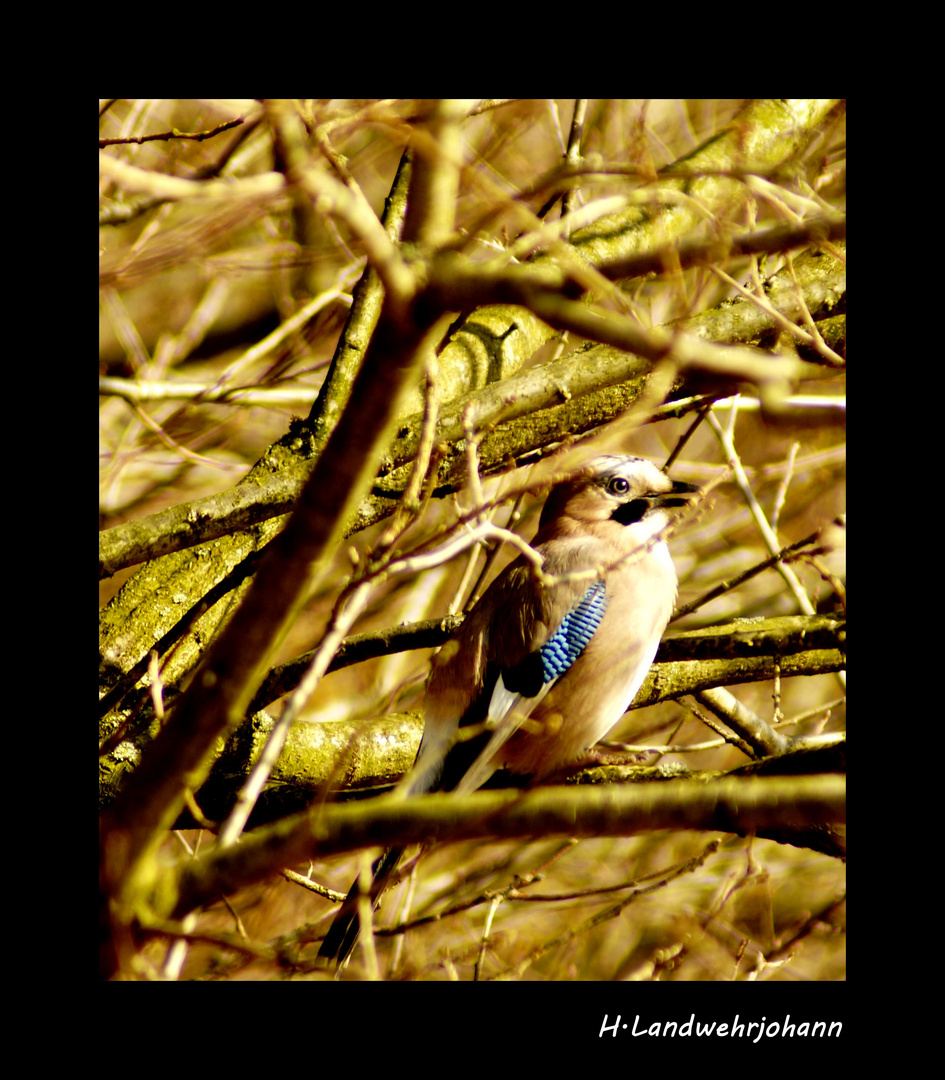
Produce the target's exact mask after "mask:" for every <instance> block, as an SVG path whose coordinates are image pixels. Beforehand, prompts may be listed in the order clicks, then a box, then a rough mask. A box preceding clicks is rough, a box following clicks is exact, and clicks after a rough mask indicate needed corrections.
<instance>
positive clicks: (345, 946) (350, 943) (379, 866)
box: [318, 847, 404, 967]
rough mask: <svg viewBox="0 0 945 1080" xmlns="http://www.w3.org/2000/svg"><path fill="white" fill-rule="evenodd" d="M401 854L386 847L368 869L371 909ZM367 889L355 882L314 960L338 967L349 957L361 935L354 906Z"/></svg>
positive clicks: (393, 848) (399, 850) (401, 849)
mask: <svg viewBox="0 0 945 1080" xmlns="http://www.w3.org/2000/svg"><path fill="white" fill-rule="evenodd" d="M403 853H404V848H403V847H392V848H388V849H387V850H386V851H385V852H384V854H383V855H382V856H381V857H380V858H379V859H378V860H377V862H376V863H375V864H374V866H373V867H372V868H371V871H372V881H371V886H370V896H371V906H372V908H373V909H374V910H376V909H377V906H378V904H379V903H380V899H381V894H382V893H383V892H384V889H385V888H386V887H387V884H388V882H389V880H390V878H391V876H392V875H393V873H394V871H395V870H396V869H397V864H398V863H399V862H400V859H401V857H402V855H403ZM364 892H368V890H367V889H363V890H362V887H361V883H360V880H357V881H355V882H354V883H353V884H352V886H351V888H350V889H349V890H348V896H347V898H346V899H345V901H344V902H343V903H342V905H341V907H340V908H339V910H338V913H337V914H336V915H335V917H334V919H333V920H332V924H331V926H329V928H328V933H327V934H326V935H325V940H324V941H323V942H322V944H321V947H320V948H319V950H318V958H319V960H321V961H322V962H323V963H324V964H325V965H326V966H330V967H341V966H342V965H343V964H344V963H346V961H347V960H348V957H349V956H350V955H351V951H352V949H353V948H354V947H355V945H356V944H357V941H358V936H359V935H360V933H361V917H360V915H359V914H358V907H359V903H360V901H361V897H362V895H363V893H364Z"/></svg>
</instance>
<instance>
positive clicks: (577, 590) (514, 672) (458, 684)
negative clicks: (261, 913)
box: [319, 456, 698, 964]
mask: <svg viewBox="0 0 945 1080" xmlns="http://www.w3.org/2000/svg"><path fill="white" fill-rule="evenodd" d="M697 490H698V489H697V488H696V487H694V486H693V485H692V484H685V483H681V482H674V481H673V480H671V479H670V478H669V477H668V476H667V475H666V474H665V473H663V472H661V471H660V470H659V469H658V468H657V467H656V466H655V465H653V464H652V463H651V462H649V461H645V460H643V459H642V458H636V457H617V456H608V457H598V458H595V459H594V460H593V461H591V462H590V463H589V464H588V465H587V466H586V467H585V468H584V469H582V470H581V471H580V472H578V473H577V474H576V475H575V476H574V477H572V478H571V479H570V480H567V481H565V482H564V483H561V484H558V485H557V486H556V487H555V488H553V489H552V491H551V493H550V494H549V496H548V498H547V500H546V501H545V505H544V508H543V510H542V513H541V519H540V521H539V525H538V532H537V534H536V536H535V539H534V540H533V541H532V545H531V546H532V547H533V548H534V550H535V551H536V552H537V553H538V554H539V555H540V556H541V560H542V562H541V570H540V572H537V571H536V568H535V566H534V565H533V563H532V562H531V561H529V559H527V558H526V557H525V556H524V555H521V556H519V557H518V558H517V559H516V560H515V561H514V562H513V563H511V565H510V566H508V567H507V568H506V569H505V571H503V573H501V574H500V575H499V577H497V578H496V580H495V581H494V582H493V583H492V584H491V585H490V587H489V588H488V589H487V590H486V593H485V594H484V596H483V597H482V599H481V600H480V601H479V602H478V603H477V604H476V606H475V607H474V608H473V610H472V612H471V613H470V614H469V615H468V616H467V618H466V619H465V620H464V622H463V624H462V625H461V626H460V628H459V630H458V631H457V633H456V635H455V636H454V637H453V639H452V640H451V641H450V642H448V643H447V644H446V645H445V646H444V647H443V648H442V649H441V651H440V653H439V654H438V655H437V656H436V658H435V659H434V662H433V676H432V678H431V680H430V686H429V688H428V690H427V696H426V702H425V707H424V732H423V739H422V741H421V744H420V749H419V751H418V754H417V761H416V764H415V766H414V768H413V769H412V770H411V772H410V774H409V775H408V776H407V778H406V779H405V780H404V782H403V783H402V785H401V789H402V791H403V792H404V793H405V794H411V795H413V794H422V793H424V792H429V791H455V792H457V793H466V792H470V791H474V790H476V789H477V788H479V787H481V786H482V785H483V784H485V783H487V782H488V781H490V780H491V779H492V778H493V776H494V774H496V773H497V772H499V771H500V770H501V771H502V772H503V773H505V774H509V773H511V774H514V776H515V777H516V778H517V779H513V780H511V782H512V783H519V784H521V783H523V782H526V781H527V780H542V779H544V778H546V777H548V776H550V775H552V774H553V773H555V772H557V771H559V770H560V769H562V768H563V767H564V766H567V765H569V764H572V763H574V762H575V761H577V760H578V759H580V758H581V756H582V755H583V754H584V753H585V752H586V751H587V750H588V749H589V748H590V747H592V746H593V745H594V744H595V743H596V742H598V741H599V740H600V739H602V738H603V737H604V736H605V735H606V734H607V732H608V731H610V729H611V728H612V727H613V726H614V725H615V724H616V723H617V721H618V720H619V719H620V717H621V716H622V715H623V714H624V712H626V710H627V709H628V708H629V706H630V703H631V702H632V701H633V698H634V697H635V696H636V693H637V691H638V690H639V689H640V685H641V683H642V682H643V679H644V677H645V676H646V673H647V671H648V670H649V668H650V665H651V664H652V662H653V657H654V656H655V655H656V650H657V647H658V646H659V643H660V638H661V637H662V634H663V631H664V629H665V628H666V624H667V622H668V621H669V618H670V615H671V614H672V611H673V605H674V603H675V600H676V585H677V583H676V570H675V567H674V566H673V561H672V559H671V557H670V554H669V549H668V548H667V546H666V543H665V541H664V540H663V538H662V536H661V534H662V533H663V531H664V530H665V528H666V526H667V525H668V523H669V515H668V513H667V510H668V509H669V508H671V507H678V506H682V505H684V504H685V503H687V502H688V501H689V499H690V498H691V497H692V493H693V492H695V491H697ZM470 725H477V726H478V727H479V729H480V730H479V731H478V732H477V733H476V734H475V735H473V737H471V738H469V737H465V738H463V739H462V740H458V736H459V734H460V729H461V728H466V729H468V728H469V727H470ZM463 734H464V736H468V735H469V732H468V731H464V732H463ZM496 779H498V777H497V778H496ZM509 782H510V781H509V779H506V783H509ZM402 853H403V849H402V848H398V849H394V848H392V849H390V850H388V851H387V852H385V854H384V855H383V856H382V858H381V859H380V860H379V862H378V863H377V864H376V865H375V867H374V884H373V887H372V889H371V893H372V895H373V896H374V902H375V904H376V902H377V897H378V896H379V894H380V891H381V890H382V889H383V886H384V883H385V881H386V879H387V878H389V877H390V876H391V874H392V873H393V872H394V870H395V869H396V865H397V862H398V861H399V859H400V856H401V854H402ZM357 895H358V890H357V888H353V889H352V890H351V893H349V896H348V900H347V901H346V902H345V903H344V904H343V905H342V907H341V909H340V910H339V912H338V913H337V915H336V916H335V920H334V922H333V923H332V925H331V927H330V928H329V931H328V934H327V936H326V937H325V940H324V941H323V942H322V946H321V949H320V950H319V956H320V957H321V958H323V959H324V960H328V961H331V962H337V963H339V964H341V963H343V962H344V961H345V960H346V959H347V957H348V955H349V954H350V952H351V950H352V949H353V948H354V944H355V942H356V941H357V937H358V932H359V929H360V923H359V919H358V915H357V910H356V898H357Z"/></svg>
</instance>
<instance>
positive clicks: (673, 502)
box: [648, 480, 702, 506]
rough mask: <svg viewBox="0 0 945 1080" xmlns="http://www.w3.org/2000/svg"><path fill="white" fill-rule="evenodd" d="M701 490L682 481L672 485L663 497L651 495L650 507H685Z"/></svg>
mask: <svg viewBox="0 0 945 1080" xmlns="http://www.w3.org/2000/svg"><path fill="white" fill-rule="evenodd" d="M701 490H702V489H701V488H700V487H698V485H696V484H687V483H685V482H684V481H682V480H676V481H674V483H673V490H672V491H667V492H666V493H665V494H663V495H651V496H650V498H649V500H648V501H649V503H650V506H686V505H688V504H689V503H690V502H692V500H693V499H694V498H695V497H696V495H697V494H698V493H699V492H700V491H701Z"/></svg>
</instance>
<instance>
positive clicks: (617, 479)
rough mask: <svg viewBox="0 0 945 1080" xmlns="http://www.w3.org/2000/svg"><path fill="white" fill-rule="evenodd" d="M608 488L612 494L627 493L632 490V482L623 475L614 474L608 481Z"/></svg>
mask: <svg viewBox="0 0 945 1080" xmlns="http://www.w3.org/2000/svg"><path fill="white" fill-rule="evenodd" d="M607 490H608V491H609V492H610V494H611V495H626V494H627V492H628V491H629V490H630V482H629V481H628V480H625V479H624V478H623V477H622V476H612V477H611V478H610V479H609V480H608V481H607Z"/></svg>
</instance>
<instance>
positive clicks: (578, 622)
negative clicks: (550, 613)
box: [538, 581, 607, 683]
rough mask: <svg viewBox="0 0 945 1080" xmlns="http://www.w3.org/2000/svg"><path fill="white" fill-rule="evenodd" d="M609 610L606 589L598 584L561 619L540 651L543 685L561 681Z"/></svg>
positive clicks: (599, 582)
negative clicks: (557, 680) (555, 680)
mask: <svg viewBox="0 0 945 1080" xmlns="http://www.w3.org/2000/svg"><path fill="white" fill-rule="evenodd" d="M606 610H607V590H606V589H605V587H604V583H603V582H602V581H596V582H594V584H593V585H591V586H590V588H589V589H588V590H587V592H586V593H585V594H584V595H583V596H582V597H581V599H580V600H579V601H578V603H577V604H576V605H575V606H574V607H573V608H571V610H570V611H569V612H568V613H567V615H565V617H564V618H563V619H562V620H561V625H560V626H559V627H558V629H557V630H556V631H555V632H554V633H553V634H552V635H551V637H550V638H549V639H548V640H547V641H546V642H545V644H544V645H542V647H541V648H540V649H539V650H538V655H539V656H540V657H541V671H542V683H549V682H551V681H552V680H553V679H557V678H560V676H562V675H563V674H564V673H565V672H566V671H567V670H568V668H569V667H570V666H571V665H572V664H573V663H574V661H575V660H577V658H578V657H579V656H580V655H581V653H582V652H584V649H585V648H586V646H587V643H588V642H589V641H590V640H591V638H592V637H593V636H594V634H595V632H596V630H597V628H598V626H600V623H601V619H603V617H604V612H605V611H606Z"/></svg>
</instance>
